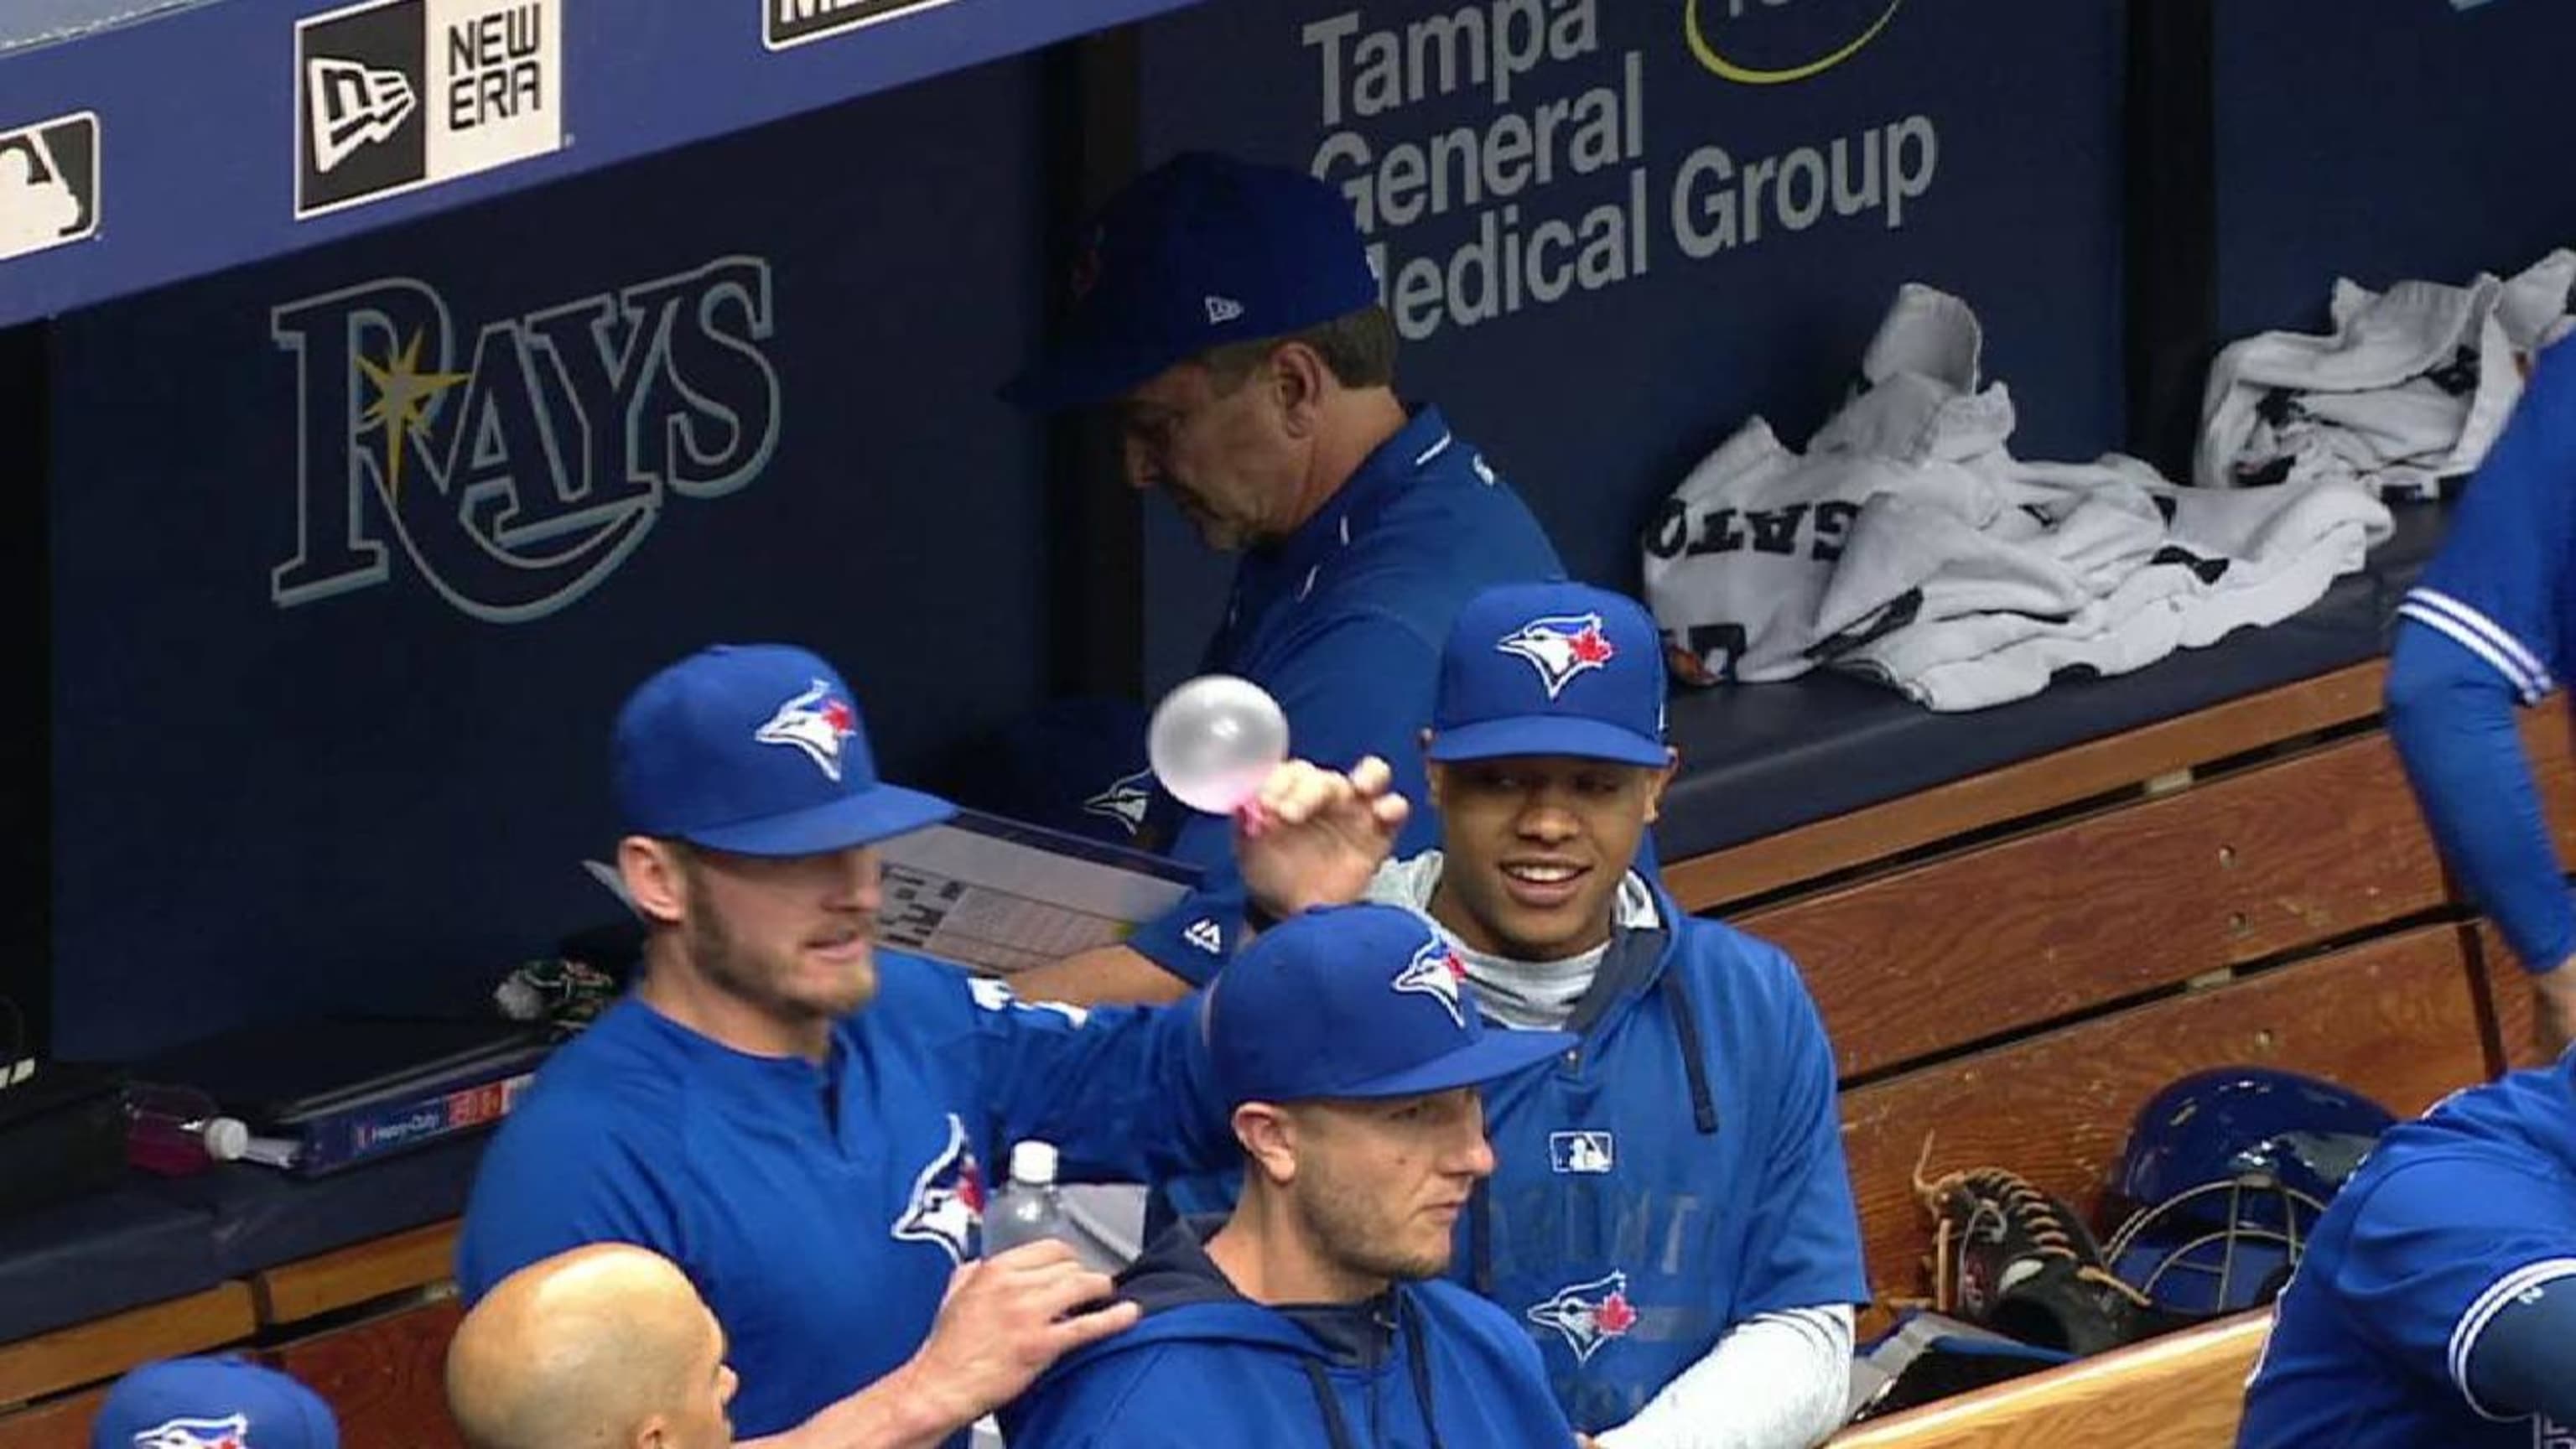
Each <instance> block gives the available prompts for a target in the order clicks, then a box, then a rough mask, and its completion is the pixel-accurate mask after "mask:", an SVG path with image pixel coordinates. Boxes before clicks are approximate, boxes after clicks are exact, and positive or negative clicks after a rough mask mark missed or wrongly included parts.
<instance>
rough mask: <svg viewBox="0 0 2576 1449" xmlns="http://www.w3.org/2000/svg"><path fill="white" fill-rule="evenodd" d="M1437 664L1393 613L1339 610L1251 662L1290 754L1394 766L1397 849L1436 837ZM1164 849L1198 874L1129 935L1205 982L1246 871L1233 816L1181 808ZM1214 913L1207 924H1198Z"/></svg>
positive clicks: (1229, 927) (1227, 956)
mask: <svg viewBox="0 0 2576 1449" xmlns="http://www.w3.org/2000/svg"><path fill="white" fill-rule="evenodd" d="M1439 673H1440V645H1439V643H1438V641H1436V640H1430V639H1425V638H1424V637H1423V636H1422V635H1421V634H1420V633H1418V632H1416V631H1415V630H1413V629H1411V628H1409V627H1407V626H1406V625H1404V624H1403V623H1402V622H1401V621H1399V620H1397V619H1396V618H1395V617H1394V616H1393V615H1390V614H1376V613H1355V614H1346V615H1343V616H1341V617H1339V618H1336V619H1334V620H1331V621H1329V622H1326V623H1324V624H1322V625H1320V626H1319V627H1316V628H1314V629H1311V630H1309V631H1306V632H1304V633H1302V634H1300V635H1298V636H1296V637H1294V638H1292V639H1290V640H1289V641H1288V642H1287V643H1286V644H1285V645H1283V646H1282V647H1281V648H1280V650H1279V651H1278V658H1277V662H1276V663H1275V664H1272V665H1271V666H1269V667H1267V668H1262V669H1258V670H1256V671H1255V674H1256V678H1257V680H1258V682H1259V683H1260V684H1261V686H1262V687H1263V688H1264V689H1267V690H1269V691H1270V694H1271V696H1272V697H1273V698H1275V699H1277V700H1278V701H1279V707H1280V709H1281V710H1282V711H1284V712H1285V713H1286V714H1287V716H1288V747H1289V748H1290V749H1291V750H1292V751H1294V752H1295V753H1296V755H1297V757H1298V758H1300V759H1306V760H1312V761H1314V762H1315V763H1317V764H1319V765H1324V766H1328V767H1330V768H1332V769H1336V770H1347V769H1349V768H1350V767H1351V766H1353V765H1356V764H1358V763H1359V762H1360V760H1361V758H1362V757H1363V756H1367V755H1376V756H1377V757H1379V758H1380V759H1382V760H1385V761H1386V762H1387V764H1388V765H1389V766H1390V767H1392V768H1393V769H1394V771H1395V788H1396V791H1397V792H1398V793H1399V794H1401V795H1403V796H1404V798H1406V799H1407V800H1410V801H1412V802H1413V815H1412V818H1411V819H1409V820H1407V821H1406V822H1405V827H1404V835H1403V837H1402V838H1401V839H1399V840H1398V841H1397V842H1396V853H1397V854H1398V855H1399V856H1404V855H1413V854H1416V853H1418V852H1420V851H1423V850H1427V849H1429V848H1431V847H1433V846H1436V845H1438V844H1439V843H1440V838H1439V837H1440V829H1439V823H1438V821H1436V820H1435V819H1434V818H1433V817H1432V813H1431V809H1430V805H1429V800H1428V795H1427V791H1428V786H1427V785H1426V784H1425V781H1424V776H1423V769H1422V731H1423V730H1424V729H1425V728H1426V727H1428V726H1429V725H1430V723H1431V696H1432V693H1433V690H1434V688H1435V686H1436V685H1437V683H1438V678H1439ZM1171 854H1172V855H1173V856H1174V857H1175V858H1176V859H1179V860H1182V861H1186V862H1188V863H1189V864H1191V865H1195V866H1197V867H1198V868H1199V869H1200V871H1201V872H1202V873H1203V874H1202V885H1201V887H1200V889H1199V890H1198V891H1197V892H1196V893H1195V894H1193V895H1191V896H1189V897H1187V898H1185V899H1184V900H1183V901H1182V902H1181V903H1180V904H1179V905H1177V906H1175V907H1173V908H1172V910H1171V911H1170V912H1168V913H1167V914H1165V915H1164V916H1163V917H1162V918H1161V919H1160V920H1156V921H1152V922H1149V923H1147V924H1146V925H1145V926H1143V927H1142V928H1140V929H1139V930H1138V931H1137V932H1136V934H1135V935H1134V936H1132V937H1130V938H1129V939H1128V943H1127V944H1128V945H1130V946H1132V947H1134V948H1135V949H1136V950H1137V951H1138V952H1140V953H1141V954H1143V955H1144V956H1145V957H1146V958H1147V959H1148V960H1151V961H1152V962H1153V963H1154V964H1155V965H1157V966H1160V967H1162V968H1163V969H1164V970H1166V971H1169V972H1171V973H1172V974H1173V975H1175V976H1178V977H1180V978H1181V979H1182V980H1184V981H1187V982H1189V983H1190V984H1191V985H1193V986H1204V985H1206V984H1207V983H1208V981H1209V980H1210V978H1212V977H1213V976H1215V974H1216V972H1217V970H1218V969H1219V968H1221V967H1222V966H1224V964H1225V963H1226V962H1227V961H1229V960H1232V959H1233V956H1234V952H1235V949H1236V948H1237V947H1238V946H1239V945H1240V944H1241V940H1242V922H1243V906H1244V899H1243V882H1242V880H1241V878H1240V877H1238V876H1237V875H1236V874H1235V862H1234V822H1233V820H1232V819H1230V818H1229V817H1226V816H1222V815H1207V814H1202V813H1200V812H1198V811H1190V812H1188V813H1187V815H1186V818H1185V819H1184V820H1183V821H1182V823H1181V827H1180V834H1179V836H1178V838H1177V839H1175V841H1174V842H1173V845H1172V849H1171ZM1208 922H1213V923H1214V925H1213V927H1211V926H1209V925H1207V924H1204V923H1208Z"/></svg>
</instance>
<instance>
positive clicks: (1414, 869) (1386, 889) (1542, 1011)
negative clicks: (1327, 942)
mask: <svg viewBox="0 0 2576 1449" xmlns="http://www.w3.org/2000/svg"><path fill="white" fill-rule="evenodd" d="M1441 866H1442V860H1441V856H1440V852H1439V851H1436V850H1426V851H1424V852H1423V853H1421V854H1420V855H1417V856H1415V857H1413V858H1412V859H1411V860H1391V861H1388V862H1387V863H1386V864H1384V865H1382V866H1380V867H1378V872H1377V875H1376V876H1375V877H1374V878H1373V879H1371V880H1370V881H1369V888H1368V898H1369V899H1370V900H1372V901H1376V902H1378V903H1380V904H1383V905H1394V906H1404V907H1406V908H1408V909H1410V910H1412V911H1414V912H1415V913H1416V914H1418V915H1421V916H1422V917H1423V918H1424V919H1426V920H1428V919H1430V917H1431V896H1432V893H1433V892H1434V891H1436V890H1437V889H1439V886H1440V870H1441ZM1616 909H1617V919H1618V923H1619V924H1620V925H1622V926H1625V927H1629V928H1632V929H1633V928H1636V927H1640V926H1653V925H1655V924H1656V922H1657V919H1658V918H1657V916H1656V914H1655V897H1654V892H1652V891H1650V890H1648V889H1647V888H1646V883H1645V882H1644V881H1643V880H1640V879H1639V878H1638V877H1637V876H1636V874H1635V873H1634V872H1631V873H1630V874H1629V875H1628V877H1627V878H1626V879H1625V880H1623V881H1621V882H1620V883H1619V904H1618V906H1617V908H1616ZM1432 924H1434V925H1438V924H1439V923H1438V922H1437V921H1433V922H1432ZM1441 934H1442V935H1444V936H1447V937H1448V938H1449V943H1450V944H1451V945H1453V946H1455V947H1457V948H1458V959H1459V961H1460V962H1462V963H1463V964H1464V965H1465V966H1466V968H1467V988H1468V989H1469V990H1470V991H1472V992H1474V993H1475V996H1476V1004H1477V1005H1478V1006H1481V1007H1483V1008H1484V1009H1485V1014H1486V1015H1487V1016H1490V1017H1492V1018H1493V1019H1494V1020H1496V1021H1499V1022H1501V1023H1502V1024H1503V1025H1505V1026H1510V1027H1517V1028H1519V1029H1521V1030H1523V1031H1557V1030H1561V1029H1562V1028H1563V1027H1564V1026H1565V1023H1566V1022H1567V1021H1568V1020H1570V1019H1571V1018H1572V1017H1573V1015H1574V1007H1575V1004H1576V1003H1577V1002H1579V1001H1581V1000H1582V999H1583V993H1585V992H1587V991H1589V990H1591V989H1592V978H1593V977H1594V976H1595V975H1597V974H1598V973H1599V972H1600V970H1601V958H1602V957H1604V956H1606V955H1608V954H1609V952H1610V944H1609V943H1608V942H1606V941H1605V942H1603V943H1602V944H1600V945H1598V946H1595V947H1593V948H1592V949H1591V950H1589V951H1585V952H1582V953H1580V954H1578V955H1573V956H1568V957H1566V958H1565V959H1563V960H1561V961H1515V960H1511V959H1509V958H1507V957H1502V956H1492V955H1488V954H1486V953H1485V952H1482V951H1479V950H1476V949H1475V948H1474V947H1472V946H1469V945H1468V944H1466V943H1465V942H1463V941H1460V940H1459V939H1458V938H1457V936H1456V935H1455V934H1454V933H1452V932H1450V931H1449V930H1448V929H1447V928H1446V927H1443V928H1442V930H1441Z"/></svg>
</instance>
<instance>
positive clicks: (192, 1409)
mask: <svg viewBox="0 0 2576 1449" xmlns="http://www.w3.org/2000/svg"><path fill="white" fill-rule="evenodd" d="M89 1443H90V1449H340V1425H339V1422H338V1421H337V1420H335V1419H333V1418H332V1417H331V1406H330V1405H328V1404H325V1403H323V1402H322V1396H321V1395H319V1394H316V1393H314V1392H313V1391H312V1390H311V1389H308V1388H306V1387H305V1386H304V1385H302V1384H300V1383H298V1382H296V1381H295V1380H294V1379H291V1378H289V1377H287V1376H286V1375H284V1374H282V1373H279V1372H278V1371H277V1370H275V1369H272V1368H263V1367H262V1366H260V1365H258V1364H255V1363H252V1362H250V1361H249V1360H248V1359H241V1358H230V1357H224V1358H172V1359H163V1360H161V1361H160V1362H158V1363H148V1364H145V1365H143V1366H142V1367H141V1368H138V1369H136V1370H134V1371H133V1372H132V1373H129V1374H127V1375H126V1376H125V1377H123V1378H121V1379H119V1380H117V1381H116V1386H115V1387H114V1388H111V1389H109V1390H108V1391H107V1399H106V1401H105V1402H103V1403H101V1404H100V1405H99V1406H98V1417H97V1418H95V1419H92V1420H91V1421H90V1429H89Z"/></svg>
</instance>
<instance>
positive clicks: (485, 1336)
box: [447, 1243, 737, 1449]
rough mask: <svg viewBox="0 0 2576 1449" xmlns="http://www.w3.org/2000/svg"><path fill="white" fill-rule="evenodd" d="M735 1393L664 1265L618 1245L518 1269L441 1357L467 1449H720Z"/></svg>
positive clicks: (711, 1341) (683, 1291)
mask: <svg viewBox="0 0 2576 1449" xmlns="http://www.w3.org/2000/svg"><path fill="white" fill-rule="evenodd" d="M736 1386H737V1380H736V1379H735V1377H734V1372H733V1370H732V1369H730V1368H728V1367H726V1366H725V1336H724V1328H723V1326H722V1325H720V1324H718V1323H717V1322H716V1316H715V1314H714V1313H713V1312H712V1311H710V1310H709V1309H708V1307H707V1305H706V1303H705V1302H704V1301H703V1300H702V1299H700V1298H699V1297H698V1293H697V1290H696V1289H695V1288H693V1287H691V1286H690V1284H689V1280H688V1278H687V1276H686V1275H684V1274H682V1273H681V1272H680V1270H679V1269H678V1268H676V1267H674V1266H673V1265H672V1264H671V1261H670V1260H669V1259H667V1258H665V1257H663V1256H662V1255H661V1254H659V1253H656V1252H653V1251H651V1250H650V1249H647V1248H639V1247H636V1246H634V1245H633V1244H631V1243H592V1244H589V1245H587V1246H585V1247H579V1248H574V1249H572V1250H571V1251H570V1252H565V1253H557V1254H556V1255H555V1256H553V1257H551V1258H546V1259H543V1260H541V1261H538V1262H535V1263H531V1264H529V1265H528V1266H527V1267H524V1268H521V1269H520V1270H519V1271H517V1272H515V1273H513V1274H511V1275H510V1276H509V1277H507V1278H504V1279H502V1280H501V1281H500V1283H499V1284H497V1285H496V1286H494V1288H493V1289H492V1291H491V1292H489V1293H486V1294H484V1295H483V1299H482V1301H481V1302H479V1303H476V1304H475V1305H474V1311H473V1312H471V1313H468V1314H466V1315H465V1320H464V1322H462V1323H460V1324H458V1325H457V1326H456V1336H455V1338H454V1339H452V1340H450V1341H449V1343H448V1346H447V1408H448V1413H449V1416H450V1417H452V1418H454V1419H455V1420H456V1426H457V1428H458V1429H459V1430H461V1431H462V1432H463V1434H464V1436H465V1443H466V1446H467V1449H557V1446H560V1445H567V1444H586V1445H597V1446H599V1449H724V1446H726V1445H728V1444H731V1443H732V1442H733V1425H732V1421H731V1420H729V1419H728V1418H727V1417H726V1415H725V1405H726V1404H727V1403H729V1402H730V1401H731V1400H732V1398H733V1395H734V1390H735V1388H736Z"/></svg>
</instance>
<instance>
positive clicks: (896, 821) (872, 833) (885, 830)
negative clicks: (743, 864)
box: [681, 784, 957, 855]
mask: <svg viewBox="0 0 2576 1449" xmlns="http://www.w3.org/2000/svg"><path fill="white" fill-rule="evenodd" d="M956 813H957V807H956V806H954V805H951V804H949V803H948V802H947V801H945V800H942V799H940V798H939V797H938V796H936V795H926V794H923V793H922V792H921V791H919V790H907V789H905V788H903V787H902V786H901V785H882V784H881V785H873V786H870V787H869V788H867V789H865V790H862V791H860V792H859V793H857V794H855V795H845V796H843V797H841V798H840V799H838V800H831V801H827V802H825V803H823V804H821V805H816V806H814V807H812V808H811V809H806V810H798V811H794V812H792V813H790V814H786V815H772V816H770V817H768V818H767V819H763V820H750V821H745V822H743V823H742V824H739V825H726V826H720V827H718V828H716V829H712V830H692V831H689V832H688V833H687V834H685V835H684V836H682V837H681V838H682V839H685V840H687V841H688V842H689V843H690V844H692V845H703V846H705V847H706V848H708V849H709V850H722V851H728V852H731V853H732V854H735V855H822V854H825V853H827V852H830V851H835V850H848V849H850V848H851V847H852V846H859V845H874V844H876V843H877V842H878V841H880V840H892V839H893V838H894V837H896V836H898V835H910V834H911V833H912V832H914V831H916V830H922V829H927V828H928V827H930V826H933V825H937V824H938V823H940V822H941V821H943V820H946V819H948V818H949V817H951V816H953V815H955V814H956Z"/></svg>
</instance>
